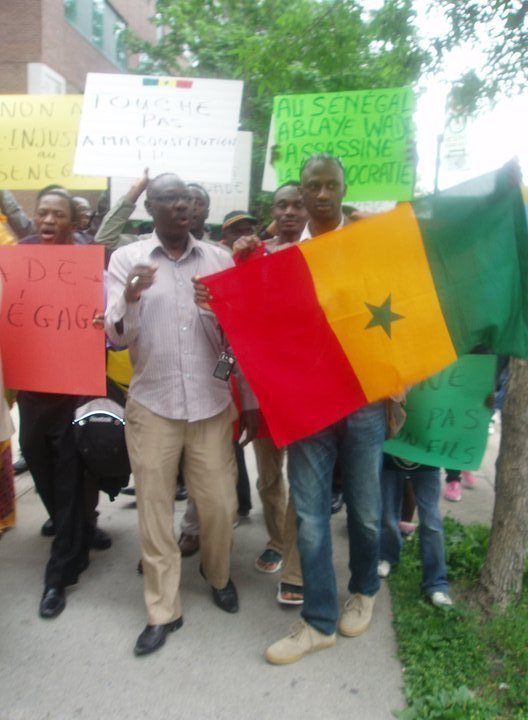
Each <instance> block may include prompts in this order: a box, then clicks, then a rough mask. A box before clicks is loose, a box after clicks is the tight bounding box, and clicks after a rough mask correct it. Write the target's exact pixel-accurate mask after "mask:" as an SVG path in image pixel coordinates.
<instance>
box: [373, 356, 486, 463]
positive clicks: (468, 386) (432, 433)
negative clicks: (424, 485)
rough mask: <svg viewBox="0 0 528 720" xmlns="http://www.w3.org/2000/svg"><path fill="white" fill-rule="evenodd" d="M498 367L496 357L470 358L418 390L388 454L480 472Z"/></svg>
mask: <svg viewBox="0 0 528 720" xmlns="http://www.w3.org/2000/svg"><path fill="white" fill-rule="evenodd" d="M496 364H497V359H496V357H495V356H494V355H464V356H463V357H461V358H459V359H458V360H457V362H455V363H453V365H450V366H449V367H447V368H445V370H442V372H440V373H437V374H436V375H433V376H432V377H430V378H428V379H427V380H424V382H422V383H420V384H419V385H416V386H415V387H413V388H412V390H411V391H410V392H409V394H408V396H407V404H406V410H407V419H406V421H405V424H404V426H403V427H402V429H401V430H400V432H399V433H398V434H397V435H396V437H395V438H393V439H392V440H387V441H386V442H385V445H384V450H385V452H388V453H390V454H391V455H395V456H396V457H401V458H403V459H405V460H411V461H413V462H418V463H423V464H425V465H433V466H434V467H447V468H452V469H453V470H478V468H479V467H480V463H481V462H482V458H483V456H484V452H485V450H486V443H487V440H488V427H489V422H490V419H491V412H492V411H491V410H490V409H489V408H487V407H486V406H485V404H484V403H485V400H486V397H487V396H488V395H489V394H490V393H491V392H492V391H493V389H494V382H495V368H496Z"/></svg>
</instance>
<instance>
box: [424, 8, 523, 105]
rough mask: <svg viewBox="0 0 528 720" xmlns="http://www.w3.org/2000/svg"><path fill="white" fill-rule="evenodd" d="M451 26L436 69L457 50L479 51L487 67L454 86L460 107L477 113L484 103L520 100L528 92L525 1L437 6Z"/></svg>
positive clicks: (442, 40)
mask: <svg viewBox="0 0 528 720" xmlns="http://www.w3.org/2000/svg"><path fill="white" fill-rule="evenodd" d="M438 6H440V7H441V8H442V9H443V11H444V13H445V16H446V18H447V20H448V23H449V30H448V32H447V34H446V35H444V36H442V37H440V38H437V40H436V41H435V42H434V46H435V48H436V51H437V53H438V56H437V61H438V65H437V67H440V66H441V65H442V63H443V61H444V58H445V55H446V53H449V52H450V51H451V50H453V49H454V48H459V47H464V46H471V45H477V46H478V47H479V48H480V49H481V50H482V51H483V52H484V55H485V62H484V63H482V65H481V66H480V67H479V68H478V69H475V70H470V71H468V72H466V73H465V74H464V75H463V76H462V77H461V78H459V80H458V81H457V82H456V83H455V86H454V92H453V97H454V100H455V102H456V104H457V105H459V106H461V107H464V108H467V109H469V110H473V109H474V108H475V106H476V105H477V104H478V102H479V101H481V100H487V101H490V100H491V101H493V100H494V99H495V98H497V97H498V96H499V95H502V94H505V95H515V94H517V93H519V92H520V91H522V90H526V87H527V86H528V54H527V52H526V49H527V47H528V32H527V27H526V23H527V14H528V2H520V0H491V1H490V0H469V1H467V2H460V0H438V1H437V2H435V7H438Z"/></svg>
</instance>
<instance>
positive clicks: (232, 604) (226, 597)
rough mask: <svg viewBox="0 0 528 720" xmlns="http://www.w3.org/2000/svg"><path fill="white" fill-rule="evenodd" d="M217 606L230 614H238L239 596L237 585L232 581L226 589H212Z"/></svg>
mask: <svg viewBox="0 0 528 720" xmlns="http://www.w3.org/2000/svg"><path fill="white" fill-rule="evenodd" d="M212 590H213V600H214V602H215V605H218V607H219V608H220V609H221V610H225V612H228V613H236V612H238V595H237V591H236V587H235V584H234V583H233V581H232V580H231V579H229V582H228V583H227V585H226V586H225V587H224V588H221V589H220V590H219V589H218V588H212Z"/></svg>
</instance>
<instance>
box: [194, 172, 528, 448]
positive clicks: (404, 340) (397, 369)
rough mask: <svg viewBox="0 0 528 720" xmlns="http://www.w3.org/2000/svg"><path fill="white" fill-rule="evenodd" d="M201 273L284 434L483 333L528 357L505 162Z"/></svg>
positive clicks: (521, 272)
mask: <svg viewBox="0 0 528 720" xmlns="http://www.w3.org/2000/svg"><path fill="white" fill-rule="evenodd" d="M202 282H203V283H204V284H205V285H206V286H207V287H208V288H209V290H210V292H211V294H212V296H213V300H212V302H211V306H212V309H213V311H214V312H215V313H216V315H217V317H218V319H219V322H220V324H221V325H222V328H223V330H224V332H225V333H226V336H227V337H228V339H229V342H230V343H231V345H232V347H233V350H234V352H235V354H236V357H237V360H238V362H239V363H240V366H241V368H242V370H243V372H244V373H245V375H246V377H247V379H248V381H249V383H250V385H251V387H252V388H253V391H254V392H255V394H256V396H257V398H258V400H259V403H260V406H261V410H262V413H263V415H264V417H265V419H266V421H267V424H268V426H269V428H270V432H271V435H272V437H273V439H274V440H275V442H276V443H277V444H278V445H279V446H282V445H285V444H288V443H290V442H293V441H294V440H297V439H299V438H302V437H305V436H307V435H310V434H312V433H314V432H317V431H319V430H321V429H323V428H324V427H327V426H328V425H330V424H331V423H333V422H336V421H337V420H339V419H340V418H342V417H344V416H345V415H347V414H349V413H350V412H353V411H354V410H356V409H358V408H360V407H362V406H363V405H365V404H367V403H370V402H374V401H376V400H380V399H383V398H387V397H389V396H391V395H395V394H397V393H400V392H402V391H403V390H405V388H406V387H407V386H409V385H412V384H414V383H416V382H419V381H421V380H423V379H425V378H426V377H429V376H430V375H432V374H434V373H436V372H438V371H439V370H441V369H442V368H444V367H446V366H447V365H449V364H451V363H452V362H454V361H455V360H456V359H457V357H459V356H460V355H463V354H466V353H468V352H471V351H472V350H473V349H474V348H476V347H477V346H484V347H485V348H486V349H487V350H489V351H490V352H494V353H497V354H503V355H513V356H516V357H528V289H527V288H528V285H527V283H528V231H527V226H526V215H525V209H524V203H523V199H522V195H521V190H520V187H519V186H518V185H516V184H515V183H514V182H513V181H512V180H511V178H510V176H509V174H508V173H507V172H506V171H498V172H496V173H491V174H489V175H485V176H482V177H480V178H477V179H475V180H472V181H469V182H467V183H464V184H463V185H460V186H457V187H456V188H452V189H450V190H448V191H445V192H442V193H438V194H436V195H433V196H428V197H425V198H421V199H418V200H415V201H413V202H411V203H402V204H400V205H398V206H397V207H396V208H395V209H394V210H392V211H391V212H388V213H383V214H381V215H377V216H373V217H370V218H366V219H364V220H361V221H359V222H355V223H352V224H350V225H347V226H345V227H344V228H343V229H341V230H336V231H334V232H332V233H327V234H325V235H321V236H319V237H317V238H314V239H313V240H309V241H306V242H303V243H300V244H298V245H296V246H295V247H292V248H289V249H287V250H284V251H282V252H279V253H275V254H272V255H269V256H265V257H262V258H259V259H257V260H254V261H252V262H249V263H245V264H243V265H240V266H238V267H236V268H232V269H230V270H227V271H225V272H223V273H218V274H216V275H212V276H209V277H207V278H204V279H202Z"/></svg>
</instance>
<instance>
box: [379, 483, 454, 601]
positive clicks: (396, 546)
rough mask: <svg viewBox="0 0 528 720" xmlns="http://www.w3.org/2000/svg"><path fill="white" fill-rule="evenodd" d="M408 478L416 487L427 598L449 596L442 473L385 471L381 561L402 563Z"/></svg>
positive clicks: (393, 563)
mask: <svg viewBox="0 0 528 720" xmlns="http://www.w3.org/2000/svg"><path fill="white" fill-rule="evenodd" d="M407 478H409V479H410V481H411V483H412V486H413V490H414V494H415V496H416V504H417V506H418V518H419V521H420V526H419V528H418V532H419V538H420V556H421V559H422V590H423V592H424V593H425V594H426V595H432V594H433V593H434V592H436V591H437V590H439V591H441V592H445V593H447V592H448V591H449V586H448V583H447V569H446V564H445V552H444V528H443V525H442V517H441V515H440V510H439V509H438V501H439V499H440V470H437V469H434V470H414V471H408V470H387V469H384V470H383V472H382V474H381V494H382V504H383V511H382V518H381V552H380V557H381V559H382V560H387V562H389V563H390V564H391V565H396V564H397V563H398V562H399V561H400V552H401V548H402V543H403V541H402V537H401V534H400V530H399V528H398V523H399V522H400V517H401V505H402V497H403V486H404V483H405V480H406V479H407Z"/></svg>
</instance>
